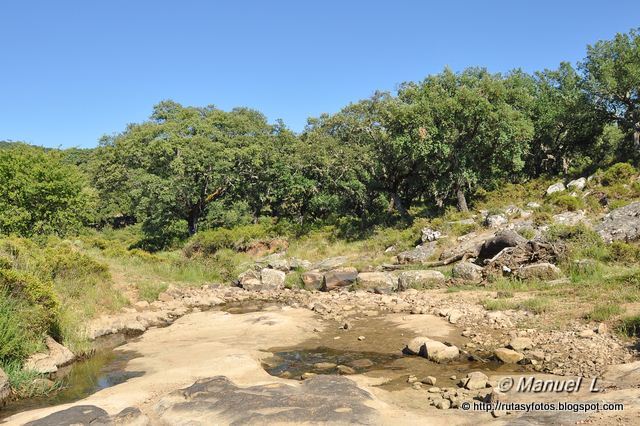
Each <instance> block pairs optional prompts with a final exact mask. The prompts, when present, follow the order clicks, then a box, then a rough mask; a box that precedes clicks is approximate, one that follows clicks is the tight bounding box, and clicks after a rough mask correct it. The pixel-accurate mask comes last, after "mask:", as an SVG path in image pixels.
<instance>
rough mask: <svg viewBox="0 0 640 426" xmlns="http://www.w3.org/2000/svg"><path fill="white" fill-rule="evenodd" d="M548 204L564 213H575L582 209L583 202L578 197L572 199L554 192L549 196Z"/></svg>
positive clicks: (567, 195)
mask: <svg viewBox="0 0 640 426" xmlns="http://www.w3.org/2000/svg"><path fill="white" fill-rule="evenodd" d="M549 200H550V202H551V203H553V204H554V205H556V206H557V207H559V208H560V209H561V210H563V211H565V210H568V211H571V212H573V211H576V210H580V209H582V208H584V201H583V200H582V198H580V197H574V196H572V195H569V194H564V193H560V192H556V193H554V194H552V195H551V197H550V199H549Z"/></svg>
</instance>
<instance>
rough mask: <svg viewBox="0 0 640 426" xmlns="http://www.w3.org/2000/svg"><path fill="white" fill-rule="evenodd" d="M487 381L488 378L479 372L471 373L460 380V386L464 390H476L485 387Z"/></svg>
mask: <svg viewBox="0 0 640 426" xmlns="http://www.w3.org/2000/svg"><path fill="white" fill-rule="evenodd" d="M488 381H489V378H488V377H487V375H486V374H484V373H481V372H480V371H473V372H471V373H469V374H467V377H465V378H464V379H462V380H461V383H460V384H461V385H462V387H463V388H465V389H469V390H478V389H484V388H485V387H487V382H488Z"/></svg>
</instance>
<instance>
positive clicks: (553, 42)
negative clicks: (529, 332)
mask: <svg viewBox="0 0 640 426" xmlns="http://www.w3.org/2000/svg"><path fill="white" fill-rule="evenodd" d="M638 6H639V5H638V2H637V1H631V0H630V1H616V0H609V1H593V0H582V1H576V0H571V1H563V0H554V1H547V0H536V1H525V0H510V1H491V0H485V1H471V0H469V1H447V2H445V1H438V2H436V1H432V2H429V1H402V0H395V1H387V2H382V1H373V0H369V1H348V0H342V1H329V0H323V1H316V2H311V1H303V0H297V1H278V0H271V1H226V2H222V1H219V2H214V1H204V0H202V1H193V0H180V1H178V0H176V1H161V0H154V1H141V0H127V1H122V0H104V1H89V0H84V1H65V0H58V1H49V0H42V1H31V0H3V1H2V3H1V4H0V140H2V139H13V140H24V141H27V142H30V143H33V144H38V145H44V146H50V147H58V146H60V147H71V146H80V147H91V146H95V145H96V144H97V140H98V138H99V137H100V136H101V135H103V134H112V133H116V132H119V131H121V130H123V129H124V127H125V126H126V124H127V123H131V122H139V121H142V120H144V119H146V118H147V117H148V116H149V114H150V111H151V108H152V106H153V105H154V104H155V103H157V102H158V101H160V100H162V99H173V100H176V101H178V102H180V103H183V104H186V105H208V104H214V105H216V106H217V107H219V108H222V109H230V108H232V107H234V106H249V107H252V108H256V109H258V110H260V111H262V112H263V113H265V114H266V115H267V117H268V118H269V119H270V120H275V119H277V118H282V119H283V120H284V121H285V122H286V123H287V124H288V125H289V126H290V127H291V128H292V129H294V130H296V131H300V130H302V129H303V127H304V125H305V123H306V119H307V117H309V116H317V115H319V114H320V113H322V112H335V111H337V110H339V109H340V108H341V107H342V106H344V105H346V104H348V103H349V102H351V101H357V100H358V99H361V98H364V97H367V96H369V95H371V94H372V93H373V91H374V90H376V89H382V90H393V89H395V88H396V86H397V84H398V83H400V82H402V81H407V80H420V79H422V78H424V77H425V76H426V75H428V74H430V73H435V72H439V71H440V70H442V68H443V67H444V66H446V65H448V66H450V67H451V68H453V69H454V70H461V69H463V68H464V67H467V66H472V65H481V66H486V67H488V68H489V69H490V70H492V71H507V70H509V69H512V68H515V67H521V68H523V69H524V70H526V71H535V70H538V69H543V68H551V67H555V66H557V64H558V63H559V62H560V61H561V60H569V61H572V62H575V61H578V60H580V59H582V58H583V56H584V52H585V47H586V45H587V44H591V43H594V42H595V41H597V40H600V39H604V38H611V37H612V36H613V35H614V34H615V33H616V32H626V31H628V30H629V29H630V28H632V27H636V26H639V25H640V7H638Z"/></svg>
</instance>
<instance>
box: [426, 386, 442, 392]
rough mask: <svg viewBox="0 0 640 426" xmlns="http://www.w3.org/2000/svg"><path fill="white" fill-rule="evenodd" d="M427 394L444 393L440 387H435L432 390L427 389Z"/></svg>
mask: <svg viewBox="0 0 640 426" xmlns="http://www.w3.org/2000/svg"><path fill="white" fill-rule="evenodd" d="M427 392H429V393H440V392H442V390H441V389H440V388H439V387H436V386H434V387H432V388H429V389H427Z"/></svg>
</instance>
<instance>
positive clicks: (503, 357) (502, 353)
mask: <svg viewBox="0 0 640 426" xmlns="http://www.w3.org/2000/svg"><path fill="white" fill-rule="evenodd" d="M494 353H495V355H496V357H497V358H498V359H499V360H500V361H502V362H504V363H505V364H517V363H518V362H520V361H522V360H523V359H524V355H522V354H521V353H520V352H516V351H514V350H512V349H507V348H498V349H496V350H495V351H494Z"/></svg>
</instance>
